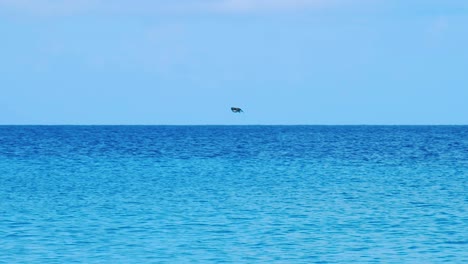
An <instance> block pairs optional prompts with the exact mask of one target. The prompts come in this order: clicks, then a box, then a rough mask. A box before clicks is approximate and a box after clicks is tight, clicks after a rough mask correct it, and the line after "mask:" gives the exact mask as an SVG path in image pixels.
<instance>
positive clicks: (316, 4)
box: [211, 0, 347, 12]
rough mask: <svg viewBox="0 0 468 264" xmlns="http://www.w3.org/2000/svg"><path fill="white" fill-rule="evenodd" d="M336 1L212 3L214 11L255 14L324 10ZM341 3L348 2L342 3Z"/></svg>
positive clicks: (295, 0) (237, 0) (227, 1)
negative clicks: (258, 12) (313, 9)
mask: <svg viewBox="0 0 468 264" xmlns="http://www.w3.org/2000/svg"><path fill="white" fill-rule="evenodd" d="M337 2H340V1H336V0H224V1H218V2H216V3H212V6H211V7H212V8H213V10H217V11H226V12H254V11H281V10H298V9H304V8H307V9H308V8H322V7H327V6H332V5H336V4H337ZM341 2H347V1H346V0H345V1H341Z"/></svg>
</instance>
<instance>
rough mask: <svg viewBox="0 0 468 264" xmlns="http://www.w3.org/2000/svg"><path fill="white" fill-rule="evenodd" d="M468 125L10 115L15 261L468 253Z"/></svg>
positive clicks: (4, 233)
mask: <svg viewBox="0 0 468 264" xmlns="http://www.w3.org/2000/svg"><path fill="white" fill-rule="evenodd" d="M467 187H468V126H0V263H352V262H355V263H468V205H467V203H468V194H467Z"/></svg>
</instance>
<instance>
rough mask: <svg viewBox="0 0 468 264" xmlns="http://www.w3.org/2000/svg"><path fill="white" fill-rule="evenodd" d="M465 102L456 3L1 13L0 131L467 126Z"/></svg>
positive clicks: (200, 5)
mask: <svg viewBox="0 0 468 264" xmlns="http://www.w3.org/2000/svg"><path fill="white" fill-rule="evenodd" d="M467 102H468V1H466V0H413V1H407V0H132V1H130V0H113V1H108V0H0V124H5V125H6V124H47V125H55V124H67V125H98V124H102V125H112V124H114V125H127V124H128V125H131V124H135V125H143V124H147V125H230V124H233V125H252V124H260V125H269V124H272V125H276V124H283V125H296V124H304V125H352V124H368V125H398V124H400V125H411V124H412V125H423V124H447V125H457V124H463V125H466V124H468V103H467ZM231 106H236V107H241V108H242V109H243V110H244V113H241V114H234V113H232V112H231V111H230V107H231Z"/></svg>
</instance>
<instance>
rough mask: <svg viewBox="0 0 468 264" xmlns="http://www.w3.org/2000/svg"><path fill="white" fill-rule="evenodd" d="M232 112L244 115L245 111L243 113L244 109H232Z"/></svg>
mask: <svg viewBox="0 0 468 264" xmlns="http://www.w3.org/2000/svg"><path fill="white" fill-rule="evenodd" d="M231 111H232V112H233V113H242V112H244V111H242V109H240V108H239V107H231Z"/></svg>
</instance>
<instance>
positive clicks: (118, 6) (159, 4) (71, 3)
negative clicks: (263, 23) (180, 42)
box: [0, 0, 375, 15]
mask: <svg viewBox="0 0 468 264" xmlns="http://www.w3.org/2000/svg"><path fill="white" fill-rule="evenodd" d="M374 1H375V0H374ZM363 2H370V1H369V0H178V1H174V0H172V1H169V0H134V1H130V0H113V1H106V0H0V9H4V10H5V9H7V10H14V11H16V12H26V13H32V14H45V15H67V14H76V13H87V12H97V13H116V12H117V13H132V14H134V13H136V14H138V13H143V14H147V13H178V12H183V13H252V12H270V11H277V12H281V11H285V10H303V9H316V8H324V7H334V6H343V5H348V4H361V3H363Z"/></svg>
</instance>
